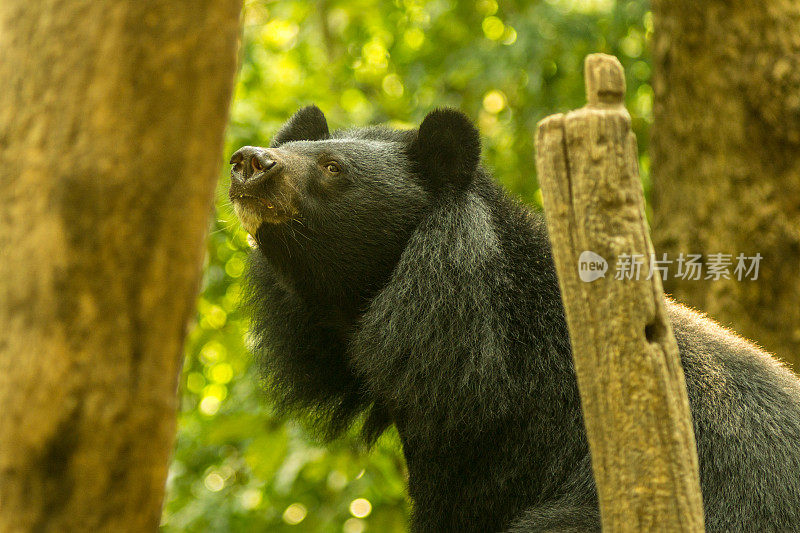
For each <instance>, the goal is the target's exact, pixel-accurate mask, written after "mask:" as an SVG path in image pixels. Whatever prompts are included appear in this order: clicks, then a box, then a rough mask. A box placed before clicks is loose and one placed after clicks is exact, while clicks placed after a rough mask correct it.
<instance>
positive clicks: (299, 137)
mask: <svg viewBox="0 0 800 533" xmlns="http://www.w3.org/2000/svg"><path fill="white" fill-rule="evenodd" d="M330 136H331V135H330V133H329V132H328V122H327V121H326V120H325V115H323V114H322V111H321V110H320V108H318V107H317V106H315V105H310V106H307V107H304V108H302V109H300V110H299V111H297V112H296V113H295V114H294V115H292V118H290V119H289V120H287V121H286V124H284V125H283V126H281V129H280V130H278V133H276V134H275V137H273V139H272V143H271V144H270V148H276V147H278V146H280V145H281V144H283V143H286V142H290V141H320V140H322V139H328V138H330Z"/></svg>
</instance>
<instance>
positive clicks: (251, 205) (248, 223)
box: [233, 198, 292, 235]
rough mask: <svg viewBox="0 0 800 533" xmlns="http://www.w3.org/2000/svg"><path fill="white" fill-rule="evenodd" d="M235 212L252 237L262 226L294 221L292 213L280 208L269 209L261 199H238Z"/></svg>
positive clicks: (235, 203) (234, 203)
mask: <svg viewBox="0 0 800 533" xmlns="http://www.w3.org/2000/svg"><path fill="white" fill-rule="evenodd" d="M233 210H234V211H235V212H236V216H237V217H238V218H239V221H240V222H241V223H242V227H243V228H244V229H245V231H246V232H247V233H249V234H250V235H255V234H256V232H257V231H258V228H260V227H261V224H283V223H285V222H288V221H290V220H291V219H292V213H290V212H288V211H285V210H283V209H281V208H280V207H278V206H273V207H267V202H266V200H263V199H260V198H238V199H237V200H235V201H234V202H233Z"/></svg>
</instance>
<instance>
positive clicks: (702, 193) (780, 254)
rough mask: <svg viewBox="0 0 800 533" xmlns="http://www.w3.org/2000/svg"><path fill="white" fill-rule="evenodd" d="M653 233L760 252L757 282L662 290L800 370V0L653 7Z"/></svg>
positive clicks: (672, 250) (672, 284)
mask: <svg viewBox="0 0 800 533" xmlns="http://www.w3.org/2000/svg"><path fill="white" fill-rule="evenodd" d="M653 14H654V22H655V34H654V42H653V63H654V75H653V89H654V92H655V105H654V113H655V121H654V125H653V129H652V142H651V144H650V150H651V154H652V168H653V212H654V228H653V236H654V239H655V242H656V248H657V249H658V250H659V251H664V252H669V254H670V256H672V257H670V259H674V258H676V257H677V256H678V254H679V253H684V254H689V253H691V254H702V255H703V257H704V258H705V259H707V258H708V256H709V254H716V253H724V254H731V255H732V259H733V266H735V265H736V263H737V262H736V256H737V255H738V254H740V253H742V254H744V255H745V256H747V257H752V256H755V255H756V253H760V254H761V256H762V259H761V261H760V272H759V273H758V279H757V280H755V281H749V280H747V279H745V280H742V281H739V280H738V279H737V277H736V276H734V275H733V272H731V274H732V275H731V276H730V277H731V279H728V280H725V279H723V280H720V281H712V280H700V281H693V280H680V279H675V277H671V278H670V279H669V280H668V282H667V283H666V284H665V285H666V289H667V291H668V292H672V293H674V295H675V296H676V298H677V299H679V300H682V301H684V302H686V303H687V304H689V305H692V306H694V307H697V308H699V309H701V310H703V311H705V312H707V313H709V314H710V315H711V316H713V317H714V318H716V319H717V320H719V321H721V322H722V323H723V324H727V325H729V326H730V327H732V328H733V329H735V330H736V331H738V332H739V333H741V334H742V335H744V336H746V337H750V338H752V339H754V340H755V341H757V342H759V343H760V344H761V345H763V346H764V348H766V349H767V350H769V351H772V352H774V353H776V354H777V355H778V356H779V357H782V358H783V359H785V360H787V361H789V362H791V363H793V364H794V365H795V368H796V369H797V368H800V303H799V302H800V157H798V154H799V153H800V3H798V2H795V1H793V0H772V1H767V2H727V1H722V0H709V1H706V2H695V1H688V0H678V1H665V0H654V2H653Z"/></svg>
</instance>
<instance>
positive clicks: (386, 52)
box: [162, 0, 652, 533]
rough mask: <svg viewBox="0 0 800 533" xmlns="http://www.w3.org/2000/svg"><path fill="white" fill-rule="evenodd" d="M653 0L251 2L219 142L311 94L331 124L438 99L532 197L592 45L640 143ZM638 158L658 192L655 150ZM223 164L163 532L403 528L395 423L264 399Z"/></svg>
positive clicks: (257, 139) (262, 133) (281, 117)
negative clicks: (544, 122)
mask: <svg viewBox="0 0 800 533" xmlns="http://www.w3.org/2000/svg"><path fill="white" fill-rule="evenodd" d="M647 9H648V4H647V3H646V2H644V1H640V0H637V1H630V2H614V1H612V0H547V1H540V2H530V1H522V0H517V1H512V0H509V1H504V0H501V1H495V0H475V1H465V2H457V1H455V0H430V1H422V0H395V1H393V2H392V1H385V2H379V1H375V0H348V1H345V0H323V1H316V2H314V1H308V0H306V1H264V0H260V1H256V0H248V1H246V2H245V10H244V34H243V40H242V49H241V69H240V73H239V77H238V80H237V84H236V90H235V98H234V102H233V106H232V110H231V119H230V125H229V129H228V135H227V140H226V150H225V153H226V155H230V153H232V152H233V151H234V150H235V149H236V148H238V147H240V146H242V145H246V144H249V145H266V144H268V143H269V139H270V137H271V135H272V134H273V133H274V132H275V131H276V130H277V129H278V127H279V126H280V125H281V124H282V123H283V122H284V121H285V120H286V119H287V118H288V117H289V116H290V115H291V114H292V113H293V112H294V111H295V110H297V108H298V107H300V106H303V105H307V104H309V103H316V104H317V105H319V106H320V107H321V108H322V110H323V111H324V112H325V114H326V116H327V117H328V122H329V124H330V126H331V127H332V128H341V127H350V126H358V125H366V124H374V123H385V124H389V125H391V126H394V127H414V125H417V124H419V122H420V121H421V120H422V118H423V117H424V116H425V114H426V113H427V112H428V111H430V110H431V109H433V108H435V107H439V106H445V105H449V106H455V107H458V108H460V109H462V110H463V111H464V112H466V113H467V114H469V115H470V116H471V117H472V118H473V119H474V120H475V121H476V122H477V124H478V125H479V127H480V129H481V133H482V136H483V141H484V159H485V162H486V164H487V166H488V167H489V168H491V169H492V170H493V171H494V175H495V176H496V178H497V179H498V180H499V181H501V182H502V183H503V184H504V185H505V186H506V187H507V188H508V189H509V190H510V191H511V192H512V193H513V194H515V195H517V196H519V197H520V198H521V199H522V200H523V201H525V202H527V203H529V204H531V205H533V206H538V205H540V204H541V193H540V192H539V190H538V184H537V181H536V177H535V165H534V146H533V138H534V134H535V130H536V123H537V122H538V121H539V120H540V119H542V118H543V117H545V116H546V115H548V114H551V113H555V112H561V111H566V110H569V109H572V108H576V107H580V106H582V105H583V104H584V95H583V67H582V65H583V58H584V57H585V56H586V55H587V54H589V53H592V52H606V53H610V54H614V55H616V56H617V57H619V58H620V60H621V61H622V64H623V66H624V67H625V70H626V73H627V79H628V93H627V105H628V109H629V110H630V111H631V115H632V120H633V127H634V131H635V132H636V133H637V135H638V138H639V146H640V150H641V151H642V153H644V150H645V149H646V145H647V130H648V124H649V123H650V121H651V119H652V118H651V117H652V89H651V87H650V86H649V85H648V80H649V76H650V63H649V57H648V43H647V41H648V38H649V37H648V36H649V34H650V32H652V21H651V17H650V14H649V13H648V12H647ZM640 163H641V165H640V166H641V174H642V178H643V184H644V186H645V191H646V192H647V190H648V189H649V179H648V173H647V170H648V160H647V158H646V156H644V155H643V156H642V157H641V159H640ZM221 177H222V179H221V181H220V184H219V188H218V194H217V198H218V201H217V210H216V216H215V219H214V222H213V224H212V227H211V232H210V235H209V238H208V259H207V265H206V268H205V275H204V278H203V284H202V294H201V296H200V299H199V302H198V314H197V318H196V322H195V324H194V325H193V328H192V330H191V332H190V334H189V337H188V339H187V345H186V356H185V362H184V369H183V375H182V380H181V415H180V419H179V432H178V438H177V443H176V451H175V455H174V459H173V463H172V466H171V469H170V475H169V480H168V486H167V489H168V492H167V500H166V504H165V509H164V515H163V526H162V529H163V531H166V532H178V531H181V532H182V531H188V532H195V531H196V532H208V531H214V532H217V531H219V532H225V531H236V532H238V531H247V532H249V531H304V532H317V531H318V532H328V531H330V532H339V531H344V532H346V533H359V532H361V531H378V532H392V531H405V530H406V529H407V519H408V513H409V509H408V503H407V500H406V497H405V475H406V474H405V470H404V468H405V467H404V463H403V460H402V454H401V451H400V445H399V440H398V438H397V436H396V433H395V432H394V431H393V430H392V431H391V432H390V433H389V434H387V435H386V436H384V437H383V438H382V439H381V440H380V441H379V443H378V445H377V446H376V447H375V449H374V450H372V451H366V450H364V449H363V448H362V447H361V446H360V445H359V444H358V442H357V441H356V440H355V439H352V438H351V439H342V440H340V441H337V442H335V443H332V444H325V445H323V444H321V443H319V442H317V441H315V440H314V438H313V436H312V435H311V434H309V432H308V431H307V429H306V428H304V427H303V426H302V425H301V424H299V423H297V422H295V421H291V420H284V419H279V418H277V417H276V416H275V415H274V413H273V412H272V410H271V408H270V406H269V404H268V402H267V401H266V400H265V397H264V395H263V393H262V391H261V389H260V380H259V377H258V373H257V369H256V368H255V365H254V363H253V361H252V360H251V358H250V356H249V354H248V352H247V350H246V347H245V343H246V338H247V334H246V332H247V319H246V317H245V316H243V314H242V313H241V311H240V310H239V302H240V297H241V283H242V275H243V272H244V268H245V258H246V254H247V251H248V246H247V241H246V234H245V233H244V232H243V230H241V228H240V227H239V225H238V222H237V220H236V217H235V215H234V214H233V212H232V209H231V206H230V203H229V202H228V200H227V195H226V189H227V166H225V167H224V170H223V172H222V174H221ZM362 499H363V500H366V501H367V502H368V505H367V504H365V503H364V502H363V501H361V500H362ZM367 508H368V509H369V511H368V513H367V514H363V513H364V512H365V510H366V509H367ZM354 510H355V511H354ZM354 512H355V513H356V514H353V513H354ZM293 524H294V525H293Z"/></svg>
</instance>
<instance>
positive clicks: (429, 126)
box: [414, 108, 481, 189]
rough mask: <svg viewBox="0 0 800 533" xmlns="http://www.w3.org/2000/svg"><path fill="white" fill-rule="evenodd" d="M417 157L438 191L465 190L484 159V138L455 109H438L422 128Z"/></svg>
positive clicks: (417, 142)
mask: <svg viewBox="0 0 800 533" xmlns="http://www.w3.org/2000/svg"><path fill="white" fill-rule="evenodd" d="M415 144H416V146H415V150H414V152H415V153H414V156H415V158H416V160H417V163H418V164H419V167H420V170H421V172H422V174H423V175H424V176H426V178H427V179H428V180H430V182H431V184H432V185H433V186H434V188H435V189H440V188H443V187H448V186H449V187H455V188H457V189H463V188H465V187H467V186H468V185H469V184H470V182H471V181H472V177H473V176H474V174H475V170H476V169H477V168H478V163H480V159H481V138H480V135H479V134H478V130H477V128H475V126H474V125H473V124H472V122H471V121H470V119H469V118H467V116H466V115H465V114H464V113H462V112H460V111H457V110H455V109H450V108H443V109H436V110H434V111H431V112H430V113H428V115H427V116H426V117H425V120H423V121H422V124H420V126H419V132H418V133H417V139H416V142H415Z"/></svg>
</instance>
